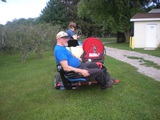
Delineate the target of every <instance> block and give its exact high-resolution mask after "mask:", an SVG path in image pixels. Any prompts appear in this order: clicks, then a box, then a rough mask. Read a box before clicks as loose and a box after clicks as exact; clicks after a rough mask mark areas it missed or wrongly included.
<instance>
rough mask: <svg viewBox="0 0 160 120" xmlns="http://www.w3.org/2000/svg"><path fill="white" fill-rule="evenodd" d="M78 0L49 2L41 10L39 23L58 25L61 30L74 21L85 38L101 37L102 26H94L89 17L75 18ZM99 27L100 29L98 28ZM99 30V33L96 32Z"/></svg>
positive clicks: (53, 0)
mask: <svg viewBox="0 0 160 120" xmlns="http://www.w3.org/2000/svg"><path fill="white" fill-rule="evenodd" d="M79 1H80V0H50V1H49V2H48V3H47V6H46V7H45V8H44V9H43V10H42V14H41V15H40V17H39V20H40V21H44V22H47V23H51V24H52V25H56V24H60V25H61V26H62V28H63V29H67V26H68V24H69V22H71V21H74V22H76V24H77V27H78V29H80V28H81V31H82V33H83V34H84V35H85V36H92V35H96V34H97V35H99V36H100V35H101V33H102V32H101V30H102V28H103V27H102V25H99V24H97V23H96V24H95V22H93V20H92V19H91V18H89V17H84V18H83V19H82V18H79V17H78V16H77V4H78V2H79ZM100 26H101V27H100ZM98 29H99V31H97V30H98Z"/></svg>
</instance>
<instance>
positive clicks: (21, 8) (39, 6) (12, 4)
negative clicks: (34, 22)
mask: <svg viewBox="0 0 160 120" xmlns="http://www.w3.org/2000/svg"><path fill="white" fill-rule="evenodd" d="M6 1H7V2H2V1H1V0H0V24H3V25H5V24H6V23H7V21H12V20H14V19H19V18H26V19H27V18H36V17H38V16H39V15H40V14H41V10H43V9H44V8H45V7H46V4H47V2H48V1H49V0H6Z"/></svg>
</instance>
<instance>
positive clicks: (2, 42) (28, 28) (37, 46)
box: [0, 19, 61, 62]
mask: <svg viewBox="0 0 160 120" xmlns="http://www.w3.org/2000/svg"><path fill="white" fill-rule="evenodd" d="M60 29H61V26H59V25H55V26H52V25H51V24H47V23H40V24H38V23H35V20H34V19H19V20H16V19H15V20H13V21H12V22H7V24H6V25H5V26H3V25H2V26H0V49H1V50H6V48H14V49H16V50H21V60H22V62H25V60H26V58H27V55H28V53H29V52H34V53H36V55H37V57H38V58H41V57H42V52H43V51H44V50H45V48H46V47H53V44H54V43H55V42H56V40H55V39H54V38H56V37H55V35H56V33H58V31H59V30H60Z"/></svg>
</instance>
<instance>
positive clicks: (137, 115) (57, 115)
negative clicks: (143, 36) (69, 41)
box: [0, 50, 160, 120]
mask: <svg viewBox="0 0 160 120" xmlns="http://www.w3.org/2000/svg"><path fill="white" fill-rule="evenodd" d="M105 65H106V66H107V68H108V71H109V72H110V74H111V76H113V77H116V78H117V79H119V80H120V84H119V85H114V86H113V87H112V88H109V89H107V90H100V89H99V86H85V87H81V88H79V89H78V90H61V91H59V90H55V89H54V87H53V77H54V75H55V74H56V65H55V61H54V58H53V56H52V51H51V50H50V51H46V52H44V54H43V58H42V59H36V58H35V56H34V55H32V54H31V55H30V56H29V58H28V59H27V61H26V62H25V63H21V62H20V56H19V55H18V54H16V55H5V54H2V53H0V119H1V120H159V119H160V115H159V113H160V82H157V81H155V80H153V79H152V78H149V77H146V76H144V75H142V74H140V73H138V72H137V71H136V68H134V67H132V66H130V65H129V64H126V63H123V62H121V61H117V60H115V59H113V58H111V57H108V56H107V57H106V59H105Z"/></svg>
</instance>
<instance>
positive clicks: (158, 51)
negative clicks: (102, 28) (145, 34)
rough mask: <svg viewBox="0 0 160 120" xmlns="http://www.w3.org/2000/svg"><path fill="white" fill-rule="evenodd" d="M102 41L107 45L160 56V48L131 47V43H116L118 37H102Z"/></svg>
mask: <svg viewBox="0 0 160 120" xmlns="http://www.w3.org/2000/svg"><path fill="white" fill-rule="evenodd" d="M100 40H101V41H102V42H104V45H105V46H108V47H113V48H118V49H123V50H129V51H135V52H140V53H146V54H149V55H153V56H157V57H160V48H158V49H156V50H144V49H142V48H135V49H132V48H130V47H129V43H118V44H117V43H116V38H100Z"/></svg>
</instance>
